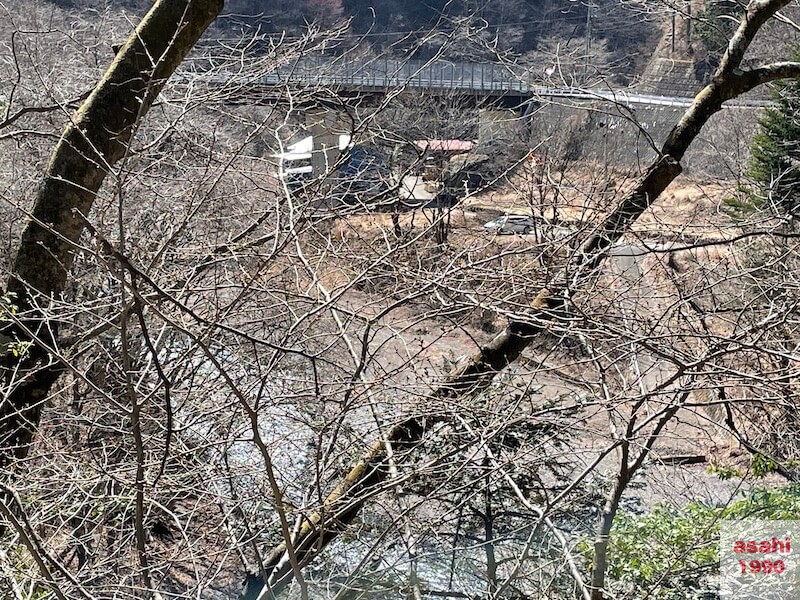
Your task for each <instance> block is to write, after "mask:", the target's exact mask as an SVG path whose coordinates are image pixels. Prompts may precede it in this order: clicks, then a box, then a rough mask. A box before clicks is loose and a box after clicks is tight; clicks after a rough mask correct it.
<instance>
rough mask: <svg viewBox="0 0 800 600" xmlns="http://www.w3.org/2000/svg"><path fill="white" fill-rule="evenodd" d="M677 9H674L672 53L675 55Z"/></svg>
mask: <svg viewBox="0 0 800 600" xmlns="http://www.w3.org/2000/svg"><path fill="white" fill-rule="evenodd" d="M675 12H676V11H675V9H674V8H673V9H672V53H673V54H675Z"/></svg>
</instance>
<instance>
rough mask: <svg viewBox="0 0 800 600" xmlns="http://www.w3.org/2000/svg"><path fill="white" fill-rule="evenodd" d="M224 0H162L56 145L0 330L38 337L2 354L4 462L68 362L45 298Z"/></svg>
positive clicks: (34, 424)
mask: <svg viewBox="0 0 800 600" xmlns="http://www.w3.org/2000/svg"><path fill="white" fill-rule="evenodd" d="M222 6H223V0H157V1H156V2H155V4H154V5H153V7H152V8H151V9H150V11H149V12H148V13H147V15H145V17H144V19H142V22H141V23H140V24H139V26H138V27H137V28H136V30H135V31H134V32H133V33H132V34H131V35H130V37H129V38H128V40H127V41H126V43H125V45H124V46H123V47H122V48H121V49H120V50H119V52H118V53H117V55H116V57H115V59H114V61H113V63H112V64H111V66H110V67H109V68H108V70H107V71H106V73H105V75H104V76H103V78H102V79H101V80H100V82H99V83H98V84H97V86H96V87H95V89H94V91H93V92H92V94H91V95H90V96H89V98H88V99H87V100H86V102H84V104H83V105H82V106H81V107H80V108H79V109H78V111H77V112H76V113H75V114H74V115H73V117H72V120H71V122H70V124H69V125H68V126H67V128H66V129H65V130H64V133H63V134H62V136H61V139H60V140H59V142H58V144H57V145H56V148H55V150H54V151H53V154H52V156H51V158H50V163H49V165H48V167H47V172H46V173H45V176H44V179H43V181H42V183H41V185H40V187H39V190H38V192H37V194H36V199H35V202H34V206H33V210H32V214H31V219H30V221H29V223H28V224H27V226H26V228H25V230H24V232H23V234H22V242H21V244H20V247H19V250H18V251H17V255H16V257H15V260H14V267H13V272H12V276H11V278H10V279H9V281H8V284H7V290H8V291H9V292H11V293H13V294H14V303H15V304H16V306H17V307H18V314H17V318H16V319H15V320H14V321H13V322H9V323H7V324H6V325H5V327H4V331H3V332H2V333H3V334H4V335H6V336H8V337H10V338H12V339H19V340H20V341H23V342H33V345H32V346H31V347H30V348H29V350H28V352H27V353H26V355H25V356H24V357H23V358H21V359H17V358H16V357H13V356H11V355H10V354H9V355H6V356H4V357H2V363H0V364H1V366H2V368H3V369H4V373H3V376H4V384H5V387H7V389H9V392H8V394H7V395H6V396H5V397H4V398H3V399H2V405H0V467H4V466H7V465H8V464H9V463H10V462H12V461H13V459H14V458H17V459H20V458H24V457H25V456H26V455H27V453H28V448H29V446H30V443H31V440H32V438H33V435H34V434H35V433H36V430H37V428H38V425H39V418H40V414H41V410H42V405H43V404H44V402H45V401H46V399H47V396H48V394H49V393H50V389H51V387H52V386H53V384H54V383H55V380H56V379H57V378H58V376H59V374H60V372H61V366H60V365H59V363H58V359H57V358H55V352H54V351H55V349H56V348H57V345H58V344H57V342H58V323H56V322H55V321H53V320H51V319H49V318H48V316H47V306H48V304H49V303H50V302H51V301H52V300H56V299H58V297H59V296H60V295H61V294H62V293H63V291H64V288H65V285H66V281H67V277H68V275H69V271H70V268H71V266H72V263H73V261H74V259H75V252H76V248H77V243H78V241H79V239H80V236H81V234H82V233H83V230H84V220H85V219H86V218H87V217H88V215H89V212H90V210H91V208H92V204H93V202H94V199H95V197H96V194H97V192H98V191H99V189H100V186H101V185H102V184H103V181H104V180H105V178H106V176H107V175H108V173H109V172H110V170H111V168H112V167H113V165H114V164H115V163H116V162H118V161H119V160H120V159H121V158H122V157H123V156H124V155H125V153H126V152H127V149H128V144H129V142H130V140H131V137H132V136H133V134H134V132H135V130H136V126H137V124H138V123H139V121H140V120H141V118H142V117H143V116H144V115H145V113H146V112H147V110H148V109H149V108H150V106H151V105H152V103H153V101H154V100H155V98H156V97H157V96H158V94H159V92H160V91H161V89H162V88H163V87H164V84H165V83H166V80H167V78H168V77H169V76H170V75H171V74H172V73H173V71H174V70H175V69H176V68H177V67H178V65H179V64H180V63H181V61H182V60H183V59H184V57H185V56H186V54H187V53H188V52H189V50H191V48H192V47H193V46H194V44H195V42H196V41H197V40H198V39H199V38H200V36H201V35H202V33H203V32H204V31H205V30H206V28H207V27H208V25H209V24H210V23H211V22H212V21H213V20H214V19H215V18H216V16H217V15H218V14H219V12H220V11H221V10H222Z"/></svg>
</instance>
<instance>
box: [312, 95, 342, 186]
mask: <svg viewBox="0 0 800 600" xmlns="http://www.w3.org/2000/svg"><path fill="white" fill-rule="evenodd" d="M346 117H347V115H345V114H342V112H340V111H337V110H332V109H325V108H323V109H319V110H312V111H309V112H308V113H307V115H306V128H307V129H308V131H309V133H310V134H311V136H312V138H313V140H314V146H313V149H312V151H311V168H312V175H313V176H314V177H319V176H321V175H325V174H326V173H329V172H330V169H331V168H332V167H333V165H335V164H336V161H337V160H338V158H339V154H340V152H341V151H340V150H339V137H340V136H342V135H350V134H351V133H352V131H351V125H350V122H349V120H348V119H347V118H346Z"/></svg>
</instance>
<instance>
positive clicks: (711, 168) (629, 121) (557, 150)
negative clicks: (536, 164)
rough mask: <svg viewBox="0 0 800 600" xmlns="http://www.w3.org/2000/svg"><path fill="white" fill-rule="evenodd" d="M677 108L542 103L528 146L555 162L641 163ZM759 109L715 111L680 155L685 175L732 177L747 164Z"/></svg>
mask: <svg viewBox="0 0 800 600" xmlns="http://www.w3.org/2000/svg"><path fill="white" fill-rule="evenodd" d="M684 110H685V109H684V108H681V107H668V106H651V105H642V104H640V105H633V106H632V107H630V108H629V109H628V108H625V107H619V106H615V105H613V104H611V103H609V102H588V101H573V102H561V103H548V104H543V105H541V106H540V107H539V108H538V109H537V110H536V111H535V114H534V115H533V117H532V121H531V124H530V127H531V145H532V146H533V147H536V146H537V145H540V150H539V153H540V154H542V153H545V152H546V153H547V155H548V156H550V157H553V159H554V160H557V159H558V158H560V157H563V158H564V159H565V160H578V161H593V162H598V163H600V164H610V165H614V166H618V167H634V168H639V167H644V166H646V165H648V164H649V163H650V162H651V161H652V160H653V158H654V157H655V156H656V151H655V149H654V148H660V146H661V144H662V143H663V142H664V140H665V139H666V136H667V134H668V133H669V131H670V129H671V128H672V127H673V125H674V124H675V123H677V122H678V120H679V119H680V117H681V115H682V114H683V112H684ZM759 113H760V109H754V108H729V109H724V110H723V111H721V112H720V113H718V114H716V115H715V116H714V117H713V118H712V119H711V121H710V122H709V123H708V124H707V125H706V127H705V128H704V129H703V131H702V132H701V133H700V135H699V136H698V138H697V139H696V140H695V143H694V144H693V145H692V147H691V148H690V150H689V152H688V153H687V155H686V157H685V159H684V169H685V172H687V173H693V174H699V175H707V176H712V177H725V178H731V177H735V176H736V175H738V174H739V173H740V172H741V170H742V169H743V168H745V167H746V160H747V157H748V156H749V144H750V139H751V137H752V135H753V133H754V132H755V130H756V127H757V119H758V115H759Z"/></svg>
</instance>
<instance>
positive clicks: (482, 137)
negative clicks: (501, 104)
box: [478, 108, 524, 147]
mask: <svg viewBox="0 0 800 600" xmlns="http://www.w3.org/2000/svg"><path fill="white" fill-rule="evenodd" d="M523 141H524V120H523V119H522V118H520V116H519V114H518V113H517V111H514V110H499V109H496V108H482V109H480V111H479V115H478V144H479V145H480V146H482V147H483V146H486V145H487V144H501V145H503V146H508V145H510V144H514V143H519V142H523Z"/></svg>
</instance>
